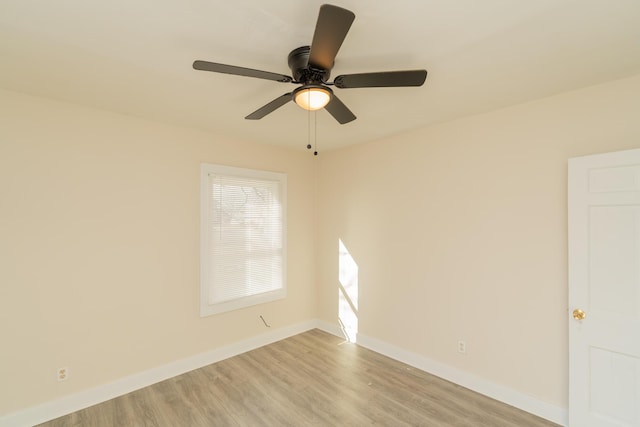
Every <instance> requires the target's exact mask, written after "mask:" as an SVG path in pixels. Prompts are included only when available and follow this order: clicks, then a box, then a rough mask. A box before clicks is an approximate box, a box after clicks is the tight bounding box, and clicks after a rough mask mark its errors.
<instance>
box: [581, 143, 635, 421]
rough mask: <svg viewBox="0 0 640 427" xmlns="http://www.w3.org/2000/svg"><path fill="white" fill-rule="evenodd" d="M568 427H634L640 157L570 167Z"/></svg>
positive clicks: (615, 156) (625, 155) (599, 158)
mask: <svg viewBox="0 0 640 427" xmlns="http://www.w3.org/2000/svg"><path fill="white" fill-rule="evenodd" d="M576 309H580V310H582V311H584V313H585V316H584V318H582V319H580V316H576V317H577V318H576V317H574V310H576ZM569 422H570V425H571V426H573V427H609V426H618V427H633V426H635V427H638V426H640V150H629V151H624V152H618V153H608V154H601V155H595V156H586V157H580V158H575V159H570V160H569Z"/></svg>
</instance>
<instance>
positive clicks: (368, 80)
mask: <svg viewBox="0 0 640 427" xmlns="http://www.w3.org/2000/svg"><path fill="white" fill-rule="evenodd" d="M426 79H427V70H408V71H383V72H380V73H363V74H346V75H343V76H338V77H336V78H335V80H334V81H333V84H334V85H335V86H336V87H339V88H341V89H349V88H357V87H402V86H422V85H423V84H424V81H425V80H426Z"/></svg>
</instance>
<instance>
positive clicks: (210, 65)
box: [193, 61, 293, 83]
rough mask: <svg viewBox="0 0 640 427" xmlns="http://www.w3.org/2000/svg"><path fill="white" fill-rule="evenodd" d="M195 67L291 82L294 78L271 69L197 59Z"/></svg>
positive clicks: (203, 69)
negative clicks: (265, 69) (254, 68)
mask: <svg viewBox="0 0 640 427" xmlns="http://www.w3.org/2000/svg"><path fill="white" fill-rule="evenodd" d="M193 68H194V69H195V70H200V71H213V72H214V73H224V74H233V75H236V76H245V77H255V78H257V79H265V80H274V81H276V82H282V83H289V82H291V81H292V80H293V79H292V78H291V77H289V76H285V75H284V74H277V73H270V72H269V71H261V70H253V69H251V68H244V67H236V66H234V65H225V64H217V63H215V62H207V61H195V62H194V63H193Z"/></svg>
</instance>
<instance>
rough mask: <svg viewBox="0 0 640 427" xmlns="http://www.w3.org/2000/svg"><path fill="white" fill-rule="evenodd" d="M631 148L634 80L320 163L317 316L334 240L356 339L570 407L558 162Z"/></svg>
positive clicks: (331, 275) (327, 311) (639, 79)
mask: <svg viewBox="0 0 640 427" xmlns="http://www.w3.org/2000/svg"><path fill="white" fill-rule="evenodd" d="M637 147H640V76H636V77H634V78H630V79H626V80H620V81H615V82H611V83H609V84H605V85H601V86H596V87H592V88H587V89H584V90H580V91H576V92H572V93H567V94H564V95H561V96H556V97H553V98H547V99H543V100H539V101H536V102H532V103H528V104H524V105H519V106H515V107H512V108H508V109H503V110H500V111H495V112H492V113H488V114H483V115H478V116H474V117H470V118H466V119H462V120H457V121H453V122H449V123H446V124H441V125H438V126H433V127H430V128H427V129H422V130H417V131H414V132H411V133H407V134H404V135H401V136H396V137H393V138H390V139H388V140H385V141H379V142H375V143H369V144H365V145H361V146H355V147H353V148H349V149H344V150H341V151H335V152H331V153H323V155H322V156H321V158H320V161H321V166H320V173H319V179H318V181H319V183H320V189H319V200H318V206H319V211H318V213H317V214H318V218H319V219H320V220H319V223H318V236H319V241H318V257H319V258H318V273H319V276H318V277H319V284H320V307H319V310H320V311H319V313H320V317H321V318H322V319H324V320H326V321H330V322H333V323H336V322H337V317H338V274H339V272H338V268H339V265H338V240H339V239H342V241H343V242H344V244H345V246H346V248H347V249H348V250H349V252H350V254H351V256H352V257H353V259H354V261H355V262H356V263H357V265H358V285H359V286H358V287H359V298H358V299H359V301H358V303H359V304H358V324H359V332H360V333H361V334H364V335H366V336H367V337H372V338H376V339H378V340H382V341H384V342H387V343H390V344H392V345H395V346H398V347H400V348H402V349H405V350H408V351H411V352H414V353H416V354H418V355H420V356H422V357H425V358H428V359H431V360H434V361H436V362H440V363H444V364H446V365H449V366H452V367H454V368H457V369H459V370H461V371H465V372H468V373H470V374H473V375H477V376H479V377H482V378H484V379H486V380H488V381H491V382H493V383H495V384H499V385H504V386H506V387H509V388H511V389H513V390H516V391H519V392H521V393H523V394H525V395H528V396H532V397H535V398H537V399H539V400H541V401H544V402H547V403H550V404H554V405H557V406H558V407H565V408H566V406H567V377H568V367H567V364H568V358H567V351H568V344H567V321H568V320H567V319H568V315H567V207H566V205H567V190H566V186H567V159H568V158H570V157H574V156H581V155H586V154H592V153H599V152H608V151H617V150H623V149H629V148H637ZM458 340H465V341H466V343H467V354H466V356H462V355H460V354H458V353H457V341H458Z"/></svg>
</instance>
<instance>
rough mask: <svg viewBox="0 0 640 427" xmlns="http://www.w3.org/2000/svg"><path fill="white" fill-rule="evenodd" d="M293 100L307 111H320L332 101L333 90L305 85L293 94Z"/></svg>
mask: <svg viewBox="0 0 640 427" xmlns="http://www.w3.org/2000/svg"><path fill="white" fill-rule="evenodd" d="M293 100H294V101H295V102H296V104H298V105H299V106H300V107H302V108H304V109H305V110H309V111H315V110H319V109H321V108H324V107H325V106H326V105H327V104H328V103H329V101H331V89H329V88H327V87H324V86H320V85H304V86H301V87H299V88H298V89H296V90H295V91H294V92H293Z"/></svg>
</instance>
